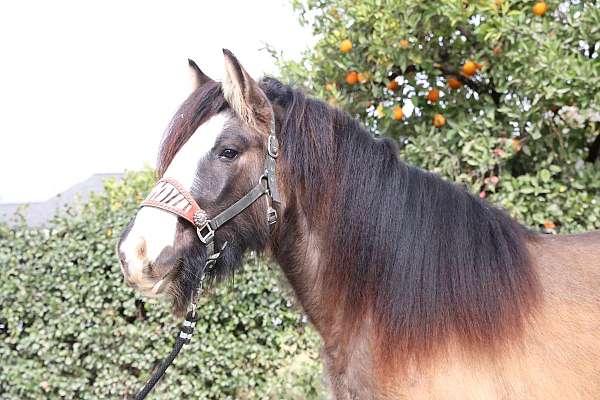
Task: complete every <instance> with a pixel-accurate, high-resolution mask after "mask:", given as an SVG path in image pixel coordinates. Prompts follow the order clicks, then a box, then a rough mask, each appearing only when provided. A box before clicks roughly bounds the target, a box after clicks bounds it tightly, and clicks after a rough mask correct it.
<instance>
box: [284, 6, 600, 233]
mask: <svg viewBox="0 0 600 400" xmlns="http://www.w3.org/2000/svg"><path fill="white" fill-rule="evenodd" d="M294 6H295V8H296V10H297V11H298V12H299V14H300V16H301V20H302V21H303V23H305V24H308V25H309V26H310V27H311V28H312V30H313V32H314V34H315V36H316V38H317V43H316V45H315V46H314V48H313V49H311V50H309V51H308V52H306V53H305V55H304V56H303V59H302V60H300V61H286V60H280V66H281V69H282V73H283V75H284V78H286V79H287V80H289V81H291V82H295V83H296V84H301V85H303V86H304V87H306V88H307V90H309V91H310V92H312V93H314V94H316V95H317V96H319V97H321V98H323V99H326V100H327V101H329V102H330V103H332V104H336V105H339V106H341V107H342V108H344V109H346V110H348V111H349V112H350V113H351V114H353V115H355V116H357V117H358V118H360V119H361V120H362V121H363V122H364V124H365V125H366V126H367V127H368V128H369V129H370V130H371V131H372V132H373V134H374V135H386V136H389V137H393V138H395V139H397V140H398V141H399V143H400V144H401V156H402V157H403V158H404V159H405V160H407V161H408V162H411V163H413V164H416V165H419V166H421V167H423V168H426V169H429V170H432V171H434V172H437V173H439V174H441V175H444V176H446V177H448V178H450V179H452V180H454V181H457V182H460V183H462V184H464V185H466V186H467V187H469V188H470V190H472V191H473V192H475V193H478V194H479V196H481V197H488V198H489V199H490V200H491V201H493V202H495V203H497V204H500V205H502V206H504V207H506V208H508V209H509V210H510V211H511V212H512V213H513V215H515V216H517V217H518V218H519V219H520V220H522V221H524V222H526V223H527V224H529V225H531V226H537V227H539V228H540V229H546V230H549V231H558V230H561V229H562V230H563V231H576V230H584V229H592V228H595V227H599V226H600V172H599V170H600V168H599V162H598V161H597V160H598V158H599V157H598V152H599V150H600V136H599V135H600V55H599V52H600V3H599V2H596V1H581V0H577V1H575V0H573V1H551V0H548V1H547V2H540V1H518V0H514V1H511V0H479V1H469V0H440V1H423V0H410V1H405V0H395V1H391V0H390V1H386V0H365V1H360V2H357V1H348V0H307V1H295V2H294ZM399 108H401V109H402V113H401V115H400V113H399V112H398V109H399ZM399 116H401V117H400V118H399Z"/></svg>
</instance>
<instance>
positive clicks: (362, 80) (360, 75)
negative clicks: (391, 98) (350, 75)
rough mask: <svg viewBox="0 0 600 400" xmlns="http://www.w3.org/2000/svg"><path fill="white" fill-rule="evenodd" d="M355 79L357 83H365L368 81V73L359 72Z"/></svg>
mask: <svg viewBox="0 0 600 400" xmlns="http://www.w3.org/2000/svg"><path fill="white" fill-rule="evenodd" d="M357 77H358V81H359V82H360V83H367V81H368V80H369V73H368V72H359V73H358V76H357Z"/></svg>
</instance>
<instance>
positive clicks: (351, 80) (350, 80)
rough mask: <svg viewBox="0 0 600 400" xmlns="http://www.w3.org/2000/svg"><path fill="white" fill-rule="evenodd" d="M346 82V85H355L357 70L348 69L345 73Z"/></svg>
mask: <svg viewBox="0 0 600 400" xmlns="http://www.w3.org/2000/svg"><path fill="white" fill-rule="evenodd" d="M346 83H347V84H348V85H356V84H357V83H358V72H356V71H350V72H348V73H347V74H346Z"/></svg>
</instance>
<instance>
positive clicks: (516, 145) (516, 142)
mask: <svg viewBox="0 0 600 400" xmlns="http://www.w3.org/2000/svg"><path fill="white" fill-rule="evenodd" d="M512 147H513V149H514V150H515V153H518V152H519V151H521V147H522V144H521V141H520V140H519V139H513V140H512Z"/></svg>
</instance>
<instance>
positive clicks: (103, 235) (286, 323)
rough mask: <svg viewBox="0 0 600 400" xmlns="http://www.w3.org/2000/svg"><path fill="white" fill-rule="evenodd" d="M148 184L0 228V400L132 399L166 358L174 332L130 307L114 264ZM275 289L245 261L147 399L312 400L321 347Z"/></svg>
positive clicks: (146, 177)
mask: <svg viewBox="0 0 600 400" xmlns="http://www.w3.org/2000/svg"><path fill="white" fill-rule="evenodd" d="M152 184H153V179H152V174H151V173H149V172H146V173H138V174H129V175H128V176H127V177H126V179H125V180H124V182H120V183H117V182H114V181H112V182H108V183H107V184H106V192H105V193H104V194H101V195H98V196H95V197H93V198H92V199H91V200H90V202H89V203H88V204H85V205H82V206H81V207H78V208H73V209H70V210H68V211H67V212H66V213H65V214H64V215H62V216H58V217H56V218H55V219H54V220H53V221H52V222H51V223H50V224H49V226H48V228H47V229H30V228H27V227H26V226H24V225H23V224H21V225H20V226H17V227H16V228H10V227H8V226H6V225H2V226H0V340H1V343H2V344H1V345H0V358H1V359H2V362H1V364H0V399H34V398H39V399H42V398H67V399H98V398H131V397H132V396H133V395H134V394H135V392H136V391H137V390H139V389H140V388H141V386H142V385H143V383H144V381H145V380H146V378H147V377H148V375H149V372H150V370H151V368H153V366H155V365H156V364H157V362H158V361H159V360H160V359H161V358H162V357H164V356H165V355H166V354H167V353H168V352H169V351H170V350H171V348H172V345H173V342H174V337H175V335H176V334H177V333H178V330H177V325H178V324H179V322H180V321H179V320H178V319H175V318H173V317H172V316H171V315H170V314H169V312H168V307H167V306H166V305H163V304H159V303H157V302H154V301H147V300H146V299H141V298H136V297H135V295H134V292H133V291H132V290H131V289H129V288H128V287H126V286H125V284H124V283H123V280H122V277H121V272H120V268H119V266H118V261H117V259H116V256H115V244H116V240H117V235H118V234H119V233H120V231H121V229H123V228H124V226H125V224H126V223H127V222H128V221H129V219H130V218H131V217H132V215H133V214H134V211H135V208H136V207H137V204H138V203H139V201H140V200H141V199H142V198H143V196H144V194H145V192H147V190H148V189H149V188H150V187H151V186H152ZM281 287H285V286H282V285H281V279H280V277H279V276H278V274H277V273H276V272H275V271H273V270H272V269H271V266H270V265H268V264H267V263H265V262H263V261H261V262H257V261H256V260H249V261H248V263H247V265H246V266H245V268H244V270H243V271H242V272H241V273H240V274H239V275H236V276H235V280H234V281H233V282H231V283H229V284H228V283H225V284H222V285H218V286H217V287H216V288H214V289H213V290H211V293H210V294H209V295H207V296H205V297H204V298H203V299H202V300H201V302H200V306H199V309H200V314H201V317H202V318H201V320H200V321H199V323H198V326H197V330H196V333H195V335H194V338H193V340H192V343H191V344H190V345H187V346H185V347H184V350H183V351H182V353H181V354H180V356H179V357H178V358H177V359H176V361H175V364H174V365H173V366H172V367H171V368H170V369H169V371H168V372H167V376H166V378H165V379H164V381H163V382H162V383H161V384H159V385H158V387H157V389H156V391H155V392H154V393H153V395H152V398H156V399H180V398H184V397H190V396H191V397H192V398H202V399H223V398H241V399H243V398H248V399H255V398H256V399H258V398H261V399H263V398H291V399H293V398H306V397H309V398H317V392H321V391H322V390H321V389H320V379H321V378H320V364H319V362H318V354H317V350H318V338H317V336H316V334H315V333H314V332H313V331H312V330H311V328H309V327H308V326H307V325H306V323H305V322H304V321H303V320H302V315H301V314H300V313H299V312H298V310H296V309H294V306H293V300H292V297H291V296H288V295H287V294H286V293H282V292H281V290H280V288H281Z"/></svg>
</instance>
